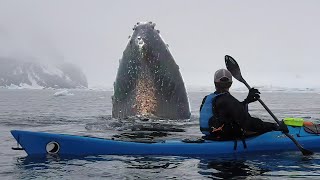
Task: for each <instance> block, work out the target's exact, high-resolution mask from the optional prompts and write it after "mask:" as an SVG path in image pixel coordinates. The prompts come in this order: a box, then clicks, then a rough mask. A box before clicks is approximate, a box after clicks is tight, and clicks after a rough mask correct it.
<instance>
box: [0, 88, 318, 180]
mask: <svg viewBox="0 0 320 180" xmlns="http://www.w3.org/2000/svg"><path fill="white" fill-rule="evenodd" d="M56 92H57V90H7V89H0V179H215V178H218V179H219V178H234V179H283V178H285V179H287V178H295V179H297V178H298V179H304V178H308V179H320V153H316V154H315V155H313V156H310V157H303V156H302V155H301V154H300V153H299V152H288V153H279V154H274V153H273V154H259V155H242V156H236V155H232V156H226V157H206V158H205V157H201V158H195V157H193V158H190V157H178V156H88V157H79V158H53V157H48V158H31V157H27V155H26V153H25V152H24V151H13V150H11V147H15V146H16V142H15V140H14V139H13V137H12V136H11V134H10V130H12V129H19V130H32V131H46V132H54V133H65V134H74V135H90V136H97V137H103V138H111V137H114V138H119V139H152V138H153V139H159V140H160V139H181V138H188V137H200V136H201V134H200V132H199V127H198V117H199V112H198V109H199V105H200V103H201V101H202V98H203V97H204V95H206V94H207V93H205V92H189V100H190V105H191V109H192V117H191V119H190V120H184V121H175V120H162V121H161V122H159V121H155V120H150V121H140V120H139V119H132V120H129V121H118V120H115V119H112V118H111V108H112V104H111V95H112V92H109V91H90V90H70V91H69V95H66V96H54V94H55V93H56ZM72 94H73V95H72ZM233 94H234V95H235V96H236V97H237V98H238V99H240V100H242V99H243V98H244V97H245V96H246V93H233ZM261 96H262V99H263V100H264V101H265V103H266V104H267V105H268V107H269V108H270V109H271V110H272V111H273V112H274V114H275V115H276V116H277V117H278V118H279V119H280V118H283V117H302V118H304V119H306V120H308V121H314V122H319V121H320V94H319V93H310V92H309V93H293V92H292V93H290V92H273V93H270V92H269V93H267V92H265V93H262V95H261ZM250 112H251V114H252V115H253V116H257V117H260V118H262V119H264V120H266V121H270V120H271V118H270V116H269V115H268V113H267V112H266V111H265V110H264V109H263V108H262V107H261V105H259V104H258V103H253V104H252V105H250ZM141 129H142V130H141ZM181 131H184V132H181ZM318 143H320V142H318Z"/></svg>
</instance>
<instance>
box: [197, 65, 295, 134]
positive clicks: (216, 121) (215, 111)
mask: <svg viewBox="0 0 320 180" xmlns="http://www.w3.org/2000/svg"><path fill="white" fill-rule="evenodd" d="M214 84H215V88H216V91H215V92H214V93H212V94H209V95H207V96H205V97H204V99H203V101H202V104H201V106H200V130H201V132H202V133H203V134H204V135H205V138H206V137H207V138H210V137H211V138H215V139H221V140H230V139H244V137H245V136H246V135H247V134H248V133H250V132H251V133H255V134H263V133H266V132H269V131H273V130H276V131H283V132H289V130H288V128H287V126H286V125H285V124H284V123H283V122H281V125H280V126H278V125H277V124H275V123H270V122H264V121H262V120H261V119H259V118H255V117H252V116H251V115H250V114H249V112H248V104H249V103H252V102H255V101H257V100H258V99H259V98H260V95H259V94H260V92H259V90H257V89H255V88H251V89H250V90H249V93H248V96H247V97H246V98H245V99H244V101H242V102H240V101H238V100H237V99H236V98H235V97H233V96H232V95H231V94H230V93H229V88H230V87H231V85H232V74H231V73H230V72H229V71H228V70H226V69H219V70H217V71H216V72H215V74H214Z"/></svg>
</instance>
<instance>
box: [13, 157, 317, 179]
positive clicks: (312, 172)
mask: <svg viewBox="0 0 320 180" xmlns="http://www.w3.org/2000/svg"><path fill="white" fill-rule="evenodd" d="M319 164H320V156H319V154H316V155H313V156H309V157H305V156H302V155H301V154H300V153H299V152H291V153H273V154H253V155H237V156H236V155H234V156H226V157H179V156H110V155H104V156H87V157H70V156H69V157H59V156H51V155H49V156H45V157H24V158H17V161H16V164H15V165H16V166H15V168H16V169H15V170H14V171H15V172H16V178H19V179H20V178H21V177H23V178H26V179H33V178H35V177H37V178H40V179H41V178H57V177H64V178H66V179H68V178H69V179H72V178H73V177H75V178H79V177H82V178H90V177H94V178H106V177H112V178H115V179H117V178H119V179H136V178H138V179H148V178H150V177H152V178H153V179H156V178H159V179H174V178H177V179H204V178H209V179H245V178H248V177H250V178H262V179H265V178H267V179H268V178H271V179H273V178H289V177H290V178H292V177H293V178H302V177H308V178H313V179H318V178H320V165H319Z"/></svg>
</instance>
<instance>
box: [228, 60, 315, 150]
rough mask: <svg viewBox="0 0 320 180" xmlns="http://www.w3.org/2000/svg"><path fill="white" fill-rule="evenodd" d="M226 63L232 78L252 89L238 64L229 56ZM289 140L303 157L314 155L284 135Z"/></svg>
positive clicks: (287, 134) (288, 135) (275, 118)
mask: <svg viewBox="0 0 320 180" xmlns="http://www.w3.org/2000/svg"><path fill="white" fill-rule="evenodd" d="M225 62H226V66H227V69H228V70H229V71H230V72H231V74H232V76H233V77H234V78H236V79H237V80H238V81H240V82H242V83H243V84H244V85H246V86H247V88H248V89H251V87H250V86H249V84H248V83H247V82H246V81H245V80H244V79H243V77H242V75H241V71H240V67H239V65H238V63H237V62H236V61H235V60H234V59H233V58H232V57H231V56H229V55H226V56H225ZM258 101H259V102H260V103H261V105H262V106H263V107H264V108H265V109H266V110H267V111H268V113H269V114H270V115H271V116H272V118H273V119H274V120H275V121H276V122H277V123H278V125H279V126H280V121H279V120H278V119H277V117H276V116H275V115H274V114H273V113H272V112H271V111H270V109H269V108H268V107H267V106H266V105H265V104H264V102H263V101H262V100H261V99H260V98H259V99H258ZM284 134H285V135H286V136H287V137H288V138H290V139H291V140H292V141H293V142H294V144H296V146H297V147H298V149H299V150H300V151H301V152H302V154H303V155H312V154H313V152H312V151H310V150H307V149H304V148H303V147H302V146H301V145H300V144H299V143H298V142H297V140H295V139H294V138H293V137H292V136H291V135H290V134H289V133H284Z"/></svg>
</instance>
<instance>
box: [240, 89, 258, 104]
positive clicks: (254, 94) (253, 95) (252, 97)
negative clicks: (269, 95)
mask: <svg viewBox="0 0 320 180" xmlns="http://www.w3.org/2000/svg"><path fill="white" fill-rule="evenodd" d="M259 94H260V92H259V90H258V89H255V88H251V89H250V90H249V93H248V96H247V98H246V99H245V100H244V101H243V102H244V103H245V104H249V103H252V102H255V101H257V100H258V99H259V98H260V95H259Z"/></svg>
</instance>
